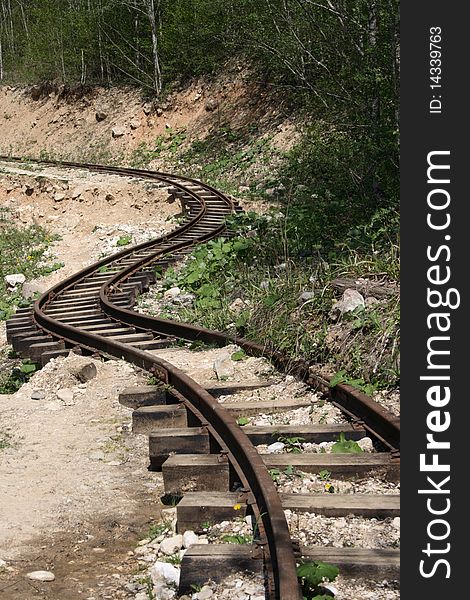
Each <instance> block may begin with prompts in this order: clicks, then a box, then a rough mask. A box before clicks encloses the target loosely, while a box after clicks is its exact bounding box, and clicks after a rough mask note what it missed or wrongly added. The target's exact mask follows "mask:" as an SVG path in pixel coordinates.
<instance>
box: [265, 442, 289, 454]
mask: <svg viewBox="0 0 470 600" xmlns="http://www.w3.org/2000/svg"><path fill="white" fill-rule="evenodd" d="M284 448H285V444H283V443H282V442H274V443H273V444H270V445H269V446H268V448H267V451H268V454H274V453H276V452H282V451H283V450H284Z"/></svg>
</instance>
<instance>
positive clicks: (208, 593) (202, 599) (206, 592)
mask: <svg viewBox="0 0 470 600" xmlns="http://www.w3.org/2000/svg"><path fill="white" fill-rule="evenodd" d="M213 595H214V592H213V591H212V590H211V588H210V587H209V586H208V585H205V586H204V587H203V588H202V589H201V591H199V592H198V593H197V600H209V598H212V596H213Z"/></svg>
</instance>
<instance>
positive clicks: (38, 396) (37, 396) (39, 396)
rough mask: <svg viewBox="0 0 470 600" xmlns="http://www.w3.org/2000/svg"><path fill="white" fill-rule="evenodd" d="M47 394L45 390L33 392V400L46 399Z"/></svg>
mask: <svg viewBox="0 0 470 600" xmlns="http://www.w3.org/2000/svg"><path fill="white" fill-rule="evenodd" d="M45 397H46V394H45V393H44V392H33V393H32V394H31V400H44V398H45Z"/></svg>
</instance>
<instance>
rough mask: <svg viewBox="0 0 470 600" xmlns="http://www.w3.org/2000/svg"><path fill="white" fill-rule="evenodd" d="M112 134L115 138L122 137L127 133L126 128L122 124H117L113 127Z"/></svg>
mask: <svg viewBox="0 0 470 600" xmlns="http://www.w3.org/2000/svg"><path fill="white" fill-rule="evenodd" d="M111 134H112V136H113V138H119V137H122V136H123V135H125V134H126V128H125V127H122V126H120V125H117V126H116V127H113V128H112V129H111Z"/></svg>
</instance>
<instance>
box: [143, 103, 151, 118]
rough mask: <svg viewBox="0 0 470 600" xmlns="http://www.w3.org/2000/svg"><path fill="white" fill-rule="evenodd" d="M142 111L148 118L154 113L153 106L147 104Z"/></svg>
mask: <svg viewBox="0 0 470 600" xmlns="http://www.w3.org/2000/svg"><path fill="white" fill-rule="evenodd" d="M142 110H143V111H144V114H145V115H147V116H148V115H149V114H150V113H151V112H152V105H151V104H149V103H148V102H146V103H145V104H144V105H143V107H142Z"/></svg>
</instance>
